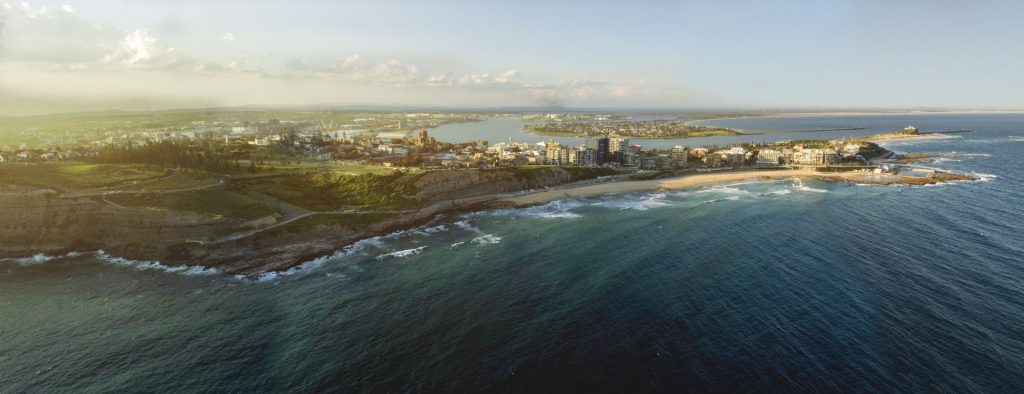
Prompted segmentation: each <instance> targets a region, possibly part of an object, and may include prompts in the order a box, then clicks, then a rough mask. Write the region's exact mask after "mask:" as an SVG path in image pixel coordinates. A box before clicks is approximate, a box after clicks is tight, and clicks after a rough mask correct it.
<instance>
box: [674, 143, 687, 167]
mask: <svg viewBox="0 0 1024 394" xmlns="http://www.w3.org/2000/svg"><path fill="white" fill-rule="evenodd" d="M689 153H690V151H689V150H688V149H686V147H685V146H682V145H676V146H674V147H672V166H673V167H675V168H686V156H687V155H689Z"/></svg>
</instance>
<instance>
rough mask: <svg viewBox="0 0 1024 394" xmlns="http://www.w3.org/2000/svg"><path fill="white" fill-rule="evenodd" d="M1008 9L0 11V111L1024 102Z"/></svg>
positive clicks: (1014, 15) (383, 3)
mask: <svg viewBox="0 0 1024 394" xmlns="http://www.w3.org/2000/svg"><path fill="white" fill-rule="evenodd" d="M1022 18H1024V2H1020V1H970V2H967V1H947V0H932V1H912V0H908V1H870V0H863V1H852V0H851V1H845V0H834V1H827V0H818V1H782V0H780V1H754V0H751V1H743V0H719V1H698V0H691V1H667V0H666V1H630V2H627V1H621V2H613V1H600V0H598V1H573V0H565V1H551V0H548V1H530V0H527V1H443V0H442V1H430V2H428V1H389V0H376V1H256V0H249V1H242V0H181V1H172V0H89V1H73V0H63V1H33V2H28V3H22V2H10V1H7V0H0V115H5V116H19V115H31V114H43V113H58V112H78V111H100V110H111V109H117V110H159V109H173V108H199V107H223V106H246V105H269V106H275V105H280V106H306V105H311V106H313V105H339V106H342V105H362V106H384V105H387V106H434V107H464V108H478V107H513V106H515V107H565V108H630V109H641V108H650V109H701V108H707V109H712V108H714V109H729V108H736V109H751V108H761V109H781V108H786V109H795V108H808V109H822V108H826V109H827V108H834V109H856V108H873V109H877V108H922V107H931V108H936V107H938V108H963V109H1022V108H1024V93H1022V92H1024V45H1021V43H1022V42H1024V23H1022V22H1021V20H1022Z"/></svg>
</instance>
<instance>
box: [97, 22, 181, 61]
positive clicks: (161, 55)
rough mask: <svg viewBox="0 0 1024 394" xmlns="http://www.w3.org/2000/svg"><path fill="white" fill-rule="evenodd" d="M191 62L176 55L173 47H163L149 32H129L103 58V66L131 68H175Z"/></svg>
mask: <svg viewBox="0 0 1024 394" xmlns="http://www.w3.org/2000/svg"><path fill="white" fill-rule="evenodd" d="M192 62H193V60H192V59H190V58H187V57H184V56H181V55H179V54H178V52H177V51H176V50H175V49H174V48H173V47H168V46H166V45H164V44H163V43H162V42H160V40H158V39H157V38H156V37H153V36H151V35H150V34H149V30H146V29H141V30H135V31H132V32H129V33H128V34H127V35H125V37H124V38H123V39H122V40H121V43H120V45H118V47H117V48H116V49H115V50H114V51H113V52H110V53H108V54H107V55H106V56H104V57H103V59H102V61H101V63H103V64H121V65H125V66H128V67H132V68H164V69H166V68H177V67H180V66H184V65H187V64H190V63H192Z"/></svg>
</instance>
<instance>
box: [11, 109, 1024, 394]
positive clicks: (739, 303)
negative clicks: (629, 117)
mask: <svg viewBox="0 0 1024 394" xmlns="http://www.w3.org/2000/svg"><path fill="white" fill-rule="evenodd" d="M743 121H744V122H753V123H752V124H751V125H748V126H747V127H746V128H750V129H756V128H760V129H769V130H779V129H791V127H788V126H786V124H787V123H786V122H805V121H806V120H793V119H785V118H773V119H760V120H756V121H755V120H752V119H748V120H743ZM818 121H819V122H820V124H821V126H820V127H847V126H848V125H849V124H850V122H851V121H856V123H858V124H859V126H858V127H868V128H869V129H870V130H888V129H894V128H902V127H903V126H906V125H907V124H911V123H912V124H914V125H915V126H918V127H919V128H921V129H922V130H927V129H954V128H961V127H970V128H974V129H975V130H976V131H975V132H974V133H969V134H962V135H957V136H955V137H954V138H951V139H947V140H931V141H917V142H904V143H893V144H890V145H888V147H889V148H890V149H893V150H897V151H904V152H942V153H951V152H957V153H972V154H979V155H980V156H973V157H962V158H952V159H941V160H938V161H937V162H935V163H931V164H928V166H931V167H935V168H942V169H946V170H952V171H960V172H967V173H973V174H977V175H978V176H979V177H980V178H981V180H979V181H975V182H962V183H952V184H945V185H940V186H931V187H895V186H858V185H852V184H844V183H831V182H821V181H812V180H804V182H803V184H804V186H803V187H795V186H794V185H793V183H792V182H791V181H773V182H764V181H749V182H740V183H735V184H728V185H716V186H710V187H705V188H698V189H691V190H682V191H675V192H667V193H631V194H619V195H609V196H602V197H591V198H580V199H572V200H564V201H557V202H553V203H549V204H545V205H541V206H536V207H531V208H525V209H509V210H493V211H486V212H477V213H470V214H461V215H456V216H449V217H441V218H437V219H436V220H435V221H434V222H432V223H430V224H428V225H425V226H423V227H420V228H417V229H414V230H409V231H405V232H401V233H396V234H392V235H389V236H384V237H379V238H375V239H371V240H366V241H363V242H360V243H358V244H356V245H354V246H353V247H351V248H348V249H346V250H343V251H339V252H338V253H337V254H335V255H334V256H329V257H325V258H323V259H318V260H316V261H313V262H310V263H308V264H306V265H305V266H304V267H303V268H301V269H297V270H292V271H288V272H281V273H274V274H268V275H265V276H264V277H263V278H261V280H239V279H236V278H232V277H229V276H225V275H221V274H218V273H216V272H212V271H211V270H200V269H196V268H194V267H193V268H191V269H187V270H186V269H184V268H181V269H179V268H175V267H164V266H160V265H157V264H155V263H145V262H132V261H125V260H121V259H117V258H114V257H111V256H107V255H105V254H96V253H83V254H81V255H77V256H60V257H53V258H46V257H42V256H40V257H38V258H35V259H21V260H5V261H3V262H0V338H3V340H2V341H0V392H31V391H34V392H68V391H71V392H137V391H142V392H151V391H160V392H164V391H171V392H182V391H186V392H187V391H236V392H250V391H261V392H267V391H274V392H280V391H285V392H295V391H344V392H350V391H386V392H396V391H455V392H465V391H471V392H478V391H507V392H524V391H527V392H534V391H601V392H606V391H628V392H635V391H712V390H713V391H726V392H729V391H738V390H743V391H769V390H770V391H802V392H822V391H829V392H834V391H846V392H850V391H856V392H863V391H884V392H892V391H902V392H1021V391H1024V281H1022V279H1024V209H1022V206H1024V197H1022V196H1024V176H1022V174H1024V171H1022V170H1024V164H1022V158H1024V116H1021V115H922V116H876V117H836V118H834V119H824V118H823V119H819V120H818ZM754 126H756V127H754ZM196 263H197V264H201V262H196Z"/></svg>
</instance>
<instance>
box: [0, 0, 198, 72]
mask: <svg viewBox="0 0 1024 394" xmlns="http://www.w3.org/2000/svg"><path fill="white" fill-rule="evenodd" d="M3 10H4V14H3V16H2V18H3V20H4V22H3V36H2V37H0V39H2V40H3V46H2V47H0V49H2V51H0V60H4V61H8V62H27V63H33V64H38V65H40V66H42V67H47V68H64V69H70V70H85V69H97V68H132V69H173V68H177V67H181V66H183V65H187V64H190V63H192V62H193V60H192V59H190V58H188V57H186V56H182V55H181V54H179V53H178V52H177V50H175V48H174V47H171V46H168V45H166V44H165V43H164V42H162V41H161V40H159V39H157V38H156V37H154V36H152V35H151V34H150V33H149V30H147V29H137V30H133V31H125V30H121V29H117V28H115V27H112V26H107V25H100V24H95V23H93V22H92V21H90V20H88V19H86V18H85V17H83V16H82V15H81V14H79V13H78V11H77V10H76V9H75V8H74V7H72V6H69V5H65V6H63V7H60V8H50V7H41V8H38V9H36V8H33V7H32V6H31V5H29V4H27V3H22V4H19V5H12V4H10V3H4V4H3Z"/></svg>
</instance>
